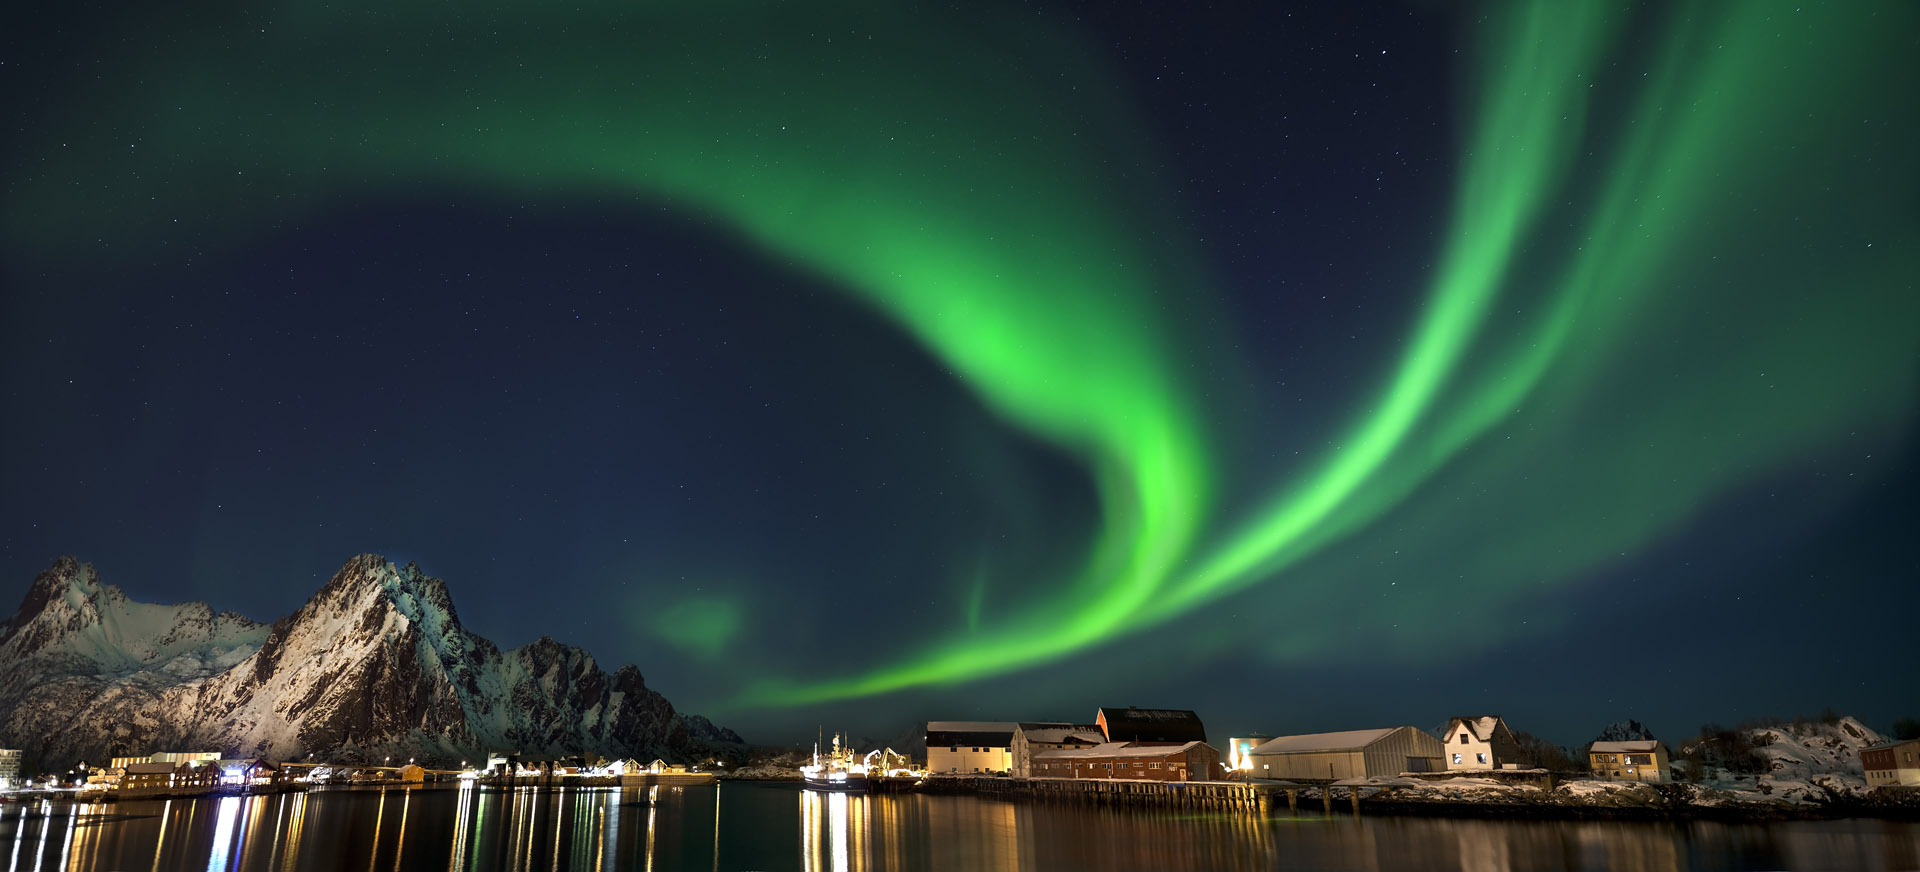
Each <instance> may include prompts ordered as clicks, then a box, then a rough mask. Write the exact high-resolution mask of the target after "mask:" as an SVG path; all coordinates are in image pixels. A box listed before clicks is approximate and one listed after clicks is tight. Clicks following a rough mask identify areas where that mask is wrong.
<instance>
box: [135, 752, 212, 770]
mask: <svg viewBox="0 0 1920 872" xmlns="http://www.w3.org/2000/svg"><path fill="white" fill-rule="evenodd" d="M148 760H149V762H153V763H192V764H194V765H196V766H198V765H200V764H202V763H218V762H220V752H218V751H161V752H159V753H156V754H154V755H153V756H152V757H149V758H148Z"/></svg>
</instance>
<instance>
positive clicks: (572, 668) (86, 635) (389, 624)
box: [0, 554, 743, 766]
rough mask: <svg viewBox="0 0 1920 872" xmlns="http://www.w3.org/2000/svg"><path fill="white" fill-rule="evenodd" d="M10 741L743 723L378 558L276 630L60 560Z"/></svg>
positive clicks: (123, 741) (377, 747)
mask: <svg viewBox="0 0 1920 872" xmlns="http://www.w3.org/2000/svg"><path fill="white" fill-rule="evenodd" d="M0 713H4V714H0V744H5V745H6V746H8V747H18V748H23V749H25V750H27V751H29V752H30V753H32V754H34V755H35V756H36V757H38V758H40V759H41V760H42V764H43V765H47V766H64V765H68V764H70V763H71V762H74V761H78V760H84V759H87V758H89V757H91V758H93V759H96V760H98V759H104V758H105V757H108V756H119V755H123V754H140V753H146V752H148V751H152V750H161V749H164V748H173V749H176V750H177V749H181V748H186V747H192V748H195V749H210V750H218V751H219V752H220V753H222V754H223V755H227V756H264V757H272V758H278V759H292V758H298V757H301V756H304V755H306V754H308V753H323V754H325V755H327V756H328V757H330V758H333V759H336V760H340V761H343V762H352V761H354V760H371V759H375V758H379V757H384V756H399V755H405V756H409V757H416V758H420V759H423V760H438V761H443V762H455V761H458V760H462V759H469V760H470V759H473V758H474V757H477V756H479V755H480V754H482V753H484V752H486V751H488V750H495V749H500V748H512V749H516V750H520V751H522V752H525V753H566V752H578V753H589V754H593V753H598V754H605V755H607V756H610V757H614V756H618V757H642V758H650V757H655V756H666V757H688V756H706V755H710V754H714V753H724V752H725V751H726V750H727V749H729V748H737V747H739V746H740V745H742V744H743V740H741V738H740V737H739V735H738V734H736V733H733V732H732V731H730V730H726V729H724V728H721V727H717V726H715V725H713V723H712V722H711V721H709V720H707V719H706V718H703V717H699V716H697V715H694V716H689V715H682V714H681V713H679V712H678V711H676V710H675V709H674V708H673V705H672V704H671V703H670V702H668V701H667V700H666V698H665V697H663V696H661V695H660V694H659V693H658V692H656V691H654V690H652V689H650V688H648V687H647V686H646V682H645V678H644V676H643V675H642V674H641V672H640V670H639V669H638V668H637V667H635V666H632V665H625V666H622V667H619V668H618V669H616V670H614V671H613V672H611V673H609V672H607V671H605V670H603V669H601V668H600V666H599V664H598V662H597V661H595V660H594V658H593V656H592V655H591V654H590V653H588V652H586V651H583V650H581V649H579V648H574V647H572V646H568V645H563V644H561V643H559V642H556V641H554V640H553V639H552V638H551V637H542V638H540V639H537V640H535V641H533V642H530V643H528V644H527V645H523V646H521V647H519V648H514V649H510V650H502V649H501V648H499V646H497V645H495V644H494V643H493V642H492V641H490V640H488V639H486V638H484V637H481V636H479V635H477V634H474V633H472V632H469V631H467V630H466V629H465V628H464V627H463V626H461V624H460V621H459V617H458V612H457V611H456V610H455V608H454V604H453V598H452V595H451V593H450V592H449V590H448V587H447V584H446V583H445V582H444V581H443V580H441V579H438V578H434V577H432V576H428V575H426V574H425V573H423V572H421V571H420V569H419V567H417V566H415V565H414V564H411V563H409V564H407V565H405V566H395V565H394V564H393V563H392V562H391V561H388V560H387V559H386V558H384V557H381V556H379V555H375V554H362V555H358V556H356V557H354V558H352V559H351V560H349V561H347V563H346V564H345V565H344V566H342V567H341V569H340V570H339V571H338V572H336V573H335V574H334V575H333V576H332V577H331V578H330V579H329V580H328V581H327V582H326V584H324V585H323V586H322V587H321V588H320V589H319V590H318V591H317V592H316V593H315V594H314V595H313V596H312V597H311V598H310V599H308V600H307V602H306V603H304V604H303V605H301V606H300V608H298V609H296V610H295V611H294V612H293V613H291V614H289V615H287V616H285V617H282V618H281V619H279V620H277V621H275V622H273V623H272V624H270V625H263V624H258V623H255V622H253V621H251V620H249V619H247V618H245V617H242V616H240V615H236V614H233V613H215V612H213V610H212V608H211V607H210V606H208V605H206V604H204V603H184V604H179V605H173V606H160V605H152V604H146V603H135V602H133V601H131V600H129V599H127V597H126V596H125V594H124V593H122V592H121V591H120V589H119V588H117V587H113V586H111V585H106V584H104V583H102V582H101V581H100V579H99V577H98V575H97V573H96V572H95V571H94V569H93V567H92V566H91V565H89V564H84V563H81V562H80V561H78V560H77V559H75V558H72V557H62V558H60V559H59V560H56V561H55V562H54V564H53V566H52V567H50V568H49V569H47V570H46V571H44V572H42V573H41V574H40V575H39V576H38V577H36V579H35V580H34V584H33V586H32V587H31V588H30V589H29V590H28V592H27V595H26V597H25V598H24V600H23V601H22V603H21V608H20V610H19V611H18V612H16V613H15V614H14V616H13V617H12V618H10V619H8V620H7V621H6V622H5V623H4V624H0Z"/></svg>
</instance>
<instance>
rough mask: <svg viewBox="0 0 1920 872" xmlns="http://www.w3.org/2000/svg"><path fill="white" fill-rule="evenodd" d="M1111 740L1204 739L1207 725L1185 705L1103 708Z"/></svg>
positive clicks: (1196, 740) (1172, 740)
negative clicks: (1152, 707) (1180, 706)
mask: <svg viewBox="0 0 1920 872" xmlns="http://www.w3.org/2000/svg"><path fill="white" fill-rule="evenodd" d="M1099 720H1100V721H1101V722H1103V723H1105V724H1106V725H1107V741H1109V742H1204V741H1206V740H1207V728H1206V725H1204V724H1202V723H1200V716H1199V715H1197V714H1194V713H1193V712H1191V711H1188V710H1186V709H1143V708H1133V707H1132V706H1128V707H1127V708H1103V709H1101V710H1100V717H1099Z"/></svg>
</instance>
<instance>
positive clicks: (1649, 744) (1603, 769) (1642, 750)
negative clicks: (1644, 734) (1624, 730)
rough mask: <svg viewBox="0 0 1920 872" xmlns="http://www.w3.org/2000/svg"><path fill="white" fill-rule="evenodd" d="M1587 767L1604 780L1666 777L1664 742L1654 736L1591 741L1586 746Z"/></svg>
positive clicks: (1668, 774) (1665, 749)
mask: <svg viewBox="0 0 1920 872" xmlns="http://www.w3.org/2000/svg"><path fill="white" fill-rule="evenodd" d="M1587 759H1588V768H1589V769H1590V770H1591V771H1592V772H1593V776H1594V777H1595V778H1604V779H1606V780H1608V781H1669V780H1672V778H1673V772H1672V770H1671V769H1669V768H1668V766H1667V746H1666V745H1664V744H1661V743H1660V742H1659V741H1657V740H1655V739H1636V740H1634V741H1630V742H1595V743H1593V746H1592V747H1590V748H1588V749H1587Z"/></svg>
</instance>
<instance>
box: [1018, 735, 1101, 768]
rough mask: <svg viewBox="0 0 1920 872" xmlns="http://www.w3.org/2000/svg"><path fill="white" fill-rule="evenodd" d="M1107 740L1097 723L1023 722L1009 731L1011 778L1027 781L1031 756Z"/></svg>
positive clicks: (1083, 746) (1084, 746)
mask: <svg viewBox="0 0 1920 872" xmlns="http://www.w3.org/2000/svg"><path fill="white" fill-rule="evenodd" d="M1106 741H1107V737H1106V734H1105V733H1102V732H1101V731H1100V727H1099V725H1097V724H1055V723H1023V724H1019V725H1017V726H1016V727H1015V728H1014V731H1013V769H1012V772H1013V776H1014V777H1015V778H1031V777H1032V776H1033V774H1034V772H1033V755H1035V754H1039V753H1042V752H1045V751H1060V750H1065V749H1068V748H1091V747H1093V746H1095V745H1100V744H1104V743H1105V742H1106Z"/></svg>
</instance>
